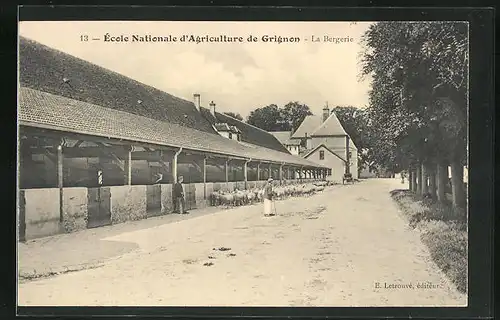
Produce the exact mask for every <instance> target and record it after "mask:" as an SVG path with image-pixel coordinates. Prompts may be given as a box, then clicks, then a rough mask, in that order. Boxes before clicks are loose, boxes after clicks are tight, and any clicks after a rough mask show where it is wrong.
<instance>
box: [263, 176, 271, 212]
mask: <svg viewBox="0 0 500 320" xmlns="http://www.w3.org/2000/svg"><path fill="white" fill-rule="evenodd" d="M272 201H273V178H269V179H267V183H266V185H265V186H264V217H269V216H272V215H273V213H272V204H273V202H272Z"/></svg>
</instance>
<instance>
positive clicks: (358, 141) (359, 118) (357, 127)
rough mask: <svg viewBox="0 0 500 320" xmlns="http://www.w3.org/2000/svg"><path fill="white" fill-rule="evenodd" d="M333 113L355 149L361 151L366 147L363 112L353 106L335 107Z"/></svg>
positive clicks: (365, 122) (365, 121)
mask: <svg viewBox="0 0 500 320" xmlns="http://www.w3.org/2000/svg"><path fill="white" fill-rule="evenodd" d="M333 112H335V115H336V116H337V118H338V119H339V121H340V123H341V124H342V126H343V127H344V129H345V131H346V132H347V134H348V135H349V137H351V139H352V141H353V142H354V144H355V145H356V147H358V148H359V149H362V148H364V147H365V146H367V144H366V142H367V139H368V137H367V136H366V134H367V132H366V129H367V119H366V114H365V113H366V112H365V110H363V109H360V108H356V107H353V106H337V107H335V108H333Z"/></svg>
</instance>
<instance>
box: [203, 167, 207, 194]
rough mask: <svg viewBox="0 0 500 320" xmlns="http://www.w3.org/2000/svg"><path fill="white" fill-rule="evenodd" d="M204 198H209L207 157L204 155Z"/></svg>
mask: <svg viewBox="0 0 500 320" xmlns="http://www.w3.org/2000/svg"><path fill="white" fill-rule="evenodd" d="M203 199H205V200H207V157H203Z"/></svg>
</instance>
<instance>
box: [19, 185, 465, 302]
mask: <svg viewBox="0 0 500 320" xmlns="http://www.w3.org/2000/svg"><path fill="white" fill-rule="evenodd" d="M399 181H400V180H398V179H370V180H365V181H362V182H359V183H356V184H354V185H348V186H333V187H329V188H327V189H326V190H325V191H324V192H322V193H319V194H316V195H314V196H311V197H307V198H290V199H287V200H283V201H277V202H276V210H277V213H278V216H275V217H267V218H266V217H263V215H262V205H253V206H245V207H239V208H234V209H230V210H221V211H218V212H214V213H211V214H206V215H201V216H198V217H192V218H190V219H186V220H178V221H173V222H171V223H164V224H158V225H151V222H149V225H148V226H147V227H144V226H142V227H141V223H144V224H147V223H148V222H146V221H145V222H138V223H136V225H137V227H136V228H135V227H134V228H135V229H134V228H132V229H130V228H129V229H128V230H126V231H123V232H121V233H118V232H114V233H113V232H109V236H107V237H106V236H104V238H102V239H100V241H101V242H100V243H106V242H109V243H113V244H115V246H120V245H122V246H123V248H131V249H130V250H124V251H123V252H122V253H120V254H119V255H117V256H115V257H112V259H109V260H107V261H106V262H105V263H104V264H103V265H102V266H100V267H96V268H91V269H87V270H82V271H78V272H71V273H66V274H62V275H58V276H54V277H50V278H44V279H38V280H33V281H28V282H22V283H20V284H19V288H18V291H19V292H18V293H19V298H18V299H19V305H21V306H24V305H38V306H40V305H43V306H76V305H78V306H333V307H335V306H361V307H370V306H465V305H466V304H467V298H466V296H465V295H463V294H460V293H458V292H457V291H456V290H455V289H454V287H453V285H451V284H450V282H449V281H448V280H447V279H446V278H445V277H444V275H443V274H442V273H441V272H440V271H439V270H438V268H437V267H436V266H435V265H434V264H433V263H432V262H431V261H430V258H429V253H428V251H427V249H426V248H425V246H424V245H423V244H422V243H421V242H420V239H419V235H418V233H417V231H414V230H411V229H409V228H408V227H407V223H406V222H405V221H404V220H403V219H402V218H401V216H400V214H399V212H398V209H397V207H396V205H395V203H393V201H392V200H391V198H390V195H389V191H390V190H393V189H396V188H401V184H400V182H399ZM124 225H126V224H124ZM111 228H119V226H113V227H111ZM110 230H111V229H110ZM90 232H94V233H95V231H92V230H85V231H83V234H84V235H85V233H90ZM80 234H82V233H80ZM70 236H72V235H65V237H66V238H68V237H70ZM75 237H76V236H75ZM88 241H90V240H88ZM85 245H87V247H88V243H87V244H84V243H82V248H83V247H85ZM77 246H78V244H76V245H75V244H72V247H73V248H75V247H77ZM48 247H49V248H50V242H47V244H46V245H45V247H44V248H45V250H48V249H47V248H48ZM220 248H226V249H230V250H226V251H220V250H214V249H220ZM52 249H53V251H54V250H55V251H57V256H58V257H64V255H65V250H63V249H60V250H58V249H56V248H52ZM33 250H34V249H33ZM94 250H96V251H99V250H100V247H99V245H95V249H94ZM103 250H104V246H103ZM35 254H36V253H35V252H32V253H31V256H33V255H35ZM54 254H55V253H54ZM68 254H69V253H68ZM72 254H74V251H73V253H72ZM25 255H27V253H25ZM82 255H83V253H82ZM44 257H45V259H49V257H48V256H47V255H45V256H44ZM20 259H22V256H21V258H20ZM26 259H28V258H26ZM40 259H42V258H40ZM20 263H21V264H22V261H21V262H20ZM47 263H50V261H48V262H47ZM206 263H212V265H210V266H206V265H204V264H206Z"/></svg>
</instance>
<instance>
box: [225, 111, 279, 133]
mask: <svg viewBox="0 0 500 320" xmlns="http://www.w3.org/2000/svg"><path fill="white" fill-rule="evenodd" d="M215 113H218V114H222V115H223V116H226V117H229V118H231V119H234V120H236V121H238V122H240V123H243V124H245V125H247V126H250V127H253V128H255V129H258V130H260V131H262V132H266V133H269V131H266V130H264V129H261V128H259V127H256V126H254V125H251V124H250V123H247V122H245V121H241V120H238V119H236V118H233V117H231V116H229V115H227V114H225V113H220V112H217V111H216V112H215Z"/></svg>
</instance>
